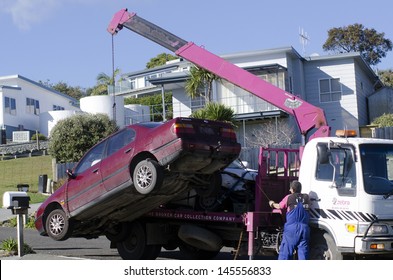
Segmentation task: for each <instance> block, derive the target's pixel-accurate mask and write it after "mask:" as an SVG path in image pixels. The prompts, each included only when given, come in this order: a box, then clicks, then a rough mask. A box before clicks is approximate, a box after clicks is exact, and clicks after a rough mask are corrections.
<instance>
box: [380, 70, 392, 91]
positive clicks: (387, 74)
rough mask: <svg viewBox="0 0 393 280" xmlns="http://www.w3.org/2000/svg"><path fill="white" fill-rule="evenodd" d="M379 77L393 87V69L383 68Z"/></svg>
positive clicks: (385, 83)
mask: <svg viewBox="0 0 393 280" xmlns="http://www.w3.org/2000/svg"><path fill="white" fill-rule="evenodd" d="M378 76H379V79H380V80H381V82H382V83H383V84H384V85H385V86H387V87H393V70H392V69H387V70H381V71H379V73H378Z"/></svg>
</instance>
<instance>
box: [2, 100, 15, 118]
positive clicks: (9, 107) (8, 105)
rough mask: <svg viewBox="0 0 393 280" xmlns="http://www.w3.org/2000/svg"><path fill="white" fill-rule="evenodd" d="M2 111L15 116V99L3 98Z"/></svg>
mask: <svg viewBox="0 0 393 280" xmlns="http://www.w3.org/2000/svg"><path fill="white" fill-rule="evenodd" d="M4 111H5V112H6V113H7V114H10V115H14V116H15V115H16V100H15V98H10V97H6V96H5V97H4Z"/></svg>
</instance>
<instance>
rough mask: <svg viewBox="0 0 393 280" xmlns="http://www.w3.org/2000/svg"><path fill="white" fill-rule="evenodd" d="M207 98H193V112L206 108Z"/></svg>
mask: <svg viewBox="0 0 393 280" xmlns="http://www.w3.org/2000/svg"><path fill="white" fill-rule="evenodd" d="M205 105H206V98H205V97H204V96H196V97H195V98H191V106H190V107H191V112H195V111H196V110H198V109H201V108H203V107H205Z"/></svg>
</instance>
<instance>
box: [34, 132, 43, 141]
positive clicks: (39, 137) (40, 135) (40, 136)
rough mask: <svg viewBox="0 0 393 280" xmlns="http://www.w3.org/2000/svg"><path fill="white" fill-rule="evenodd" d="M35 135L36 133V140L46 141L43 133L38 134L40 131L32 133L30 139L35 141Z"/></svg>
mask: <svg viewBox="0 0 393 280" xmlns="http://www.w3.org/2000/svg"><path fill="white" fill-rule="evenodd" d="M37 135H38V140H40V141H46V140H47V138H46V136H45V135H43V134H40V133H38V134H33V136H31V140H32V141H36V140H37Z"/></svg>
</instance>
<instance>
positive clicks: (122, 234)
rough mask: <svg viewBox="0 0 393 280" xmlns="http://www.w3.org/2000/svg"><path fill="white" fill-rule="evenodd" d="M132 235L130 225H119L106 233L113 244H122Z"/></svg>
mask: <svg viewBox="0 0 393 280" xmlns="http://www.w3.org/2000/svg"><path fill="white" fill-rule="evenodd" d="M129 234H130V225H129V224H128V223H119V224H117V225H115V226H113V227H112V228H111V229H110V230H108V231H107V232H105V236H106V238H108V239H109V240H110V241H112V242H120V241H123V240H124V239H126V238H127V237H128V235H129Z"/></svg>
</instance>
